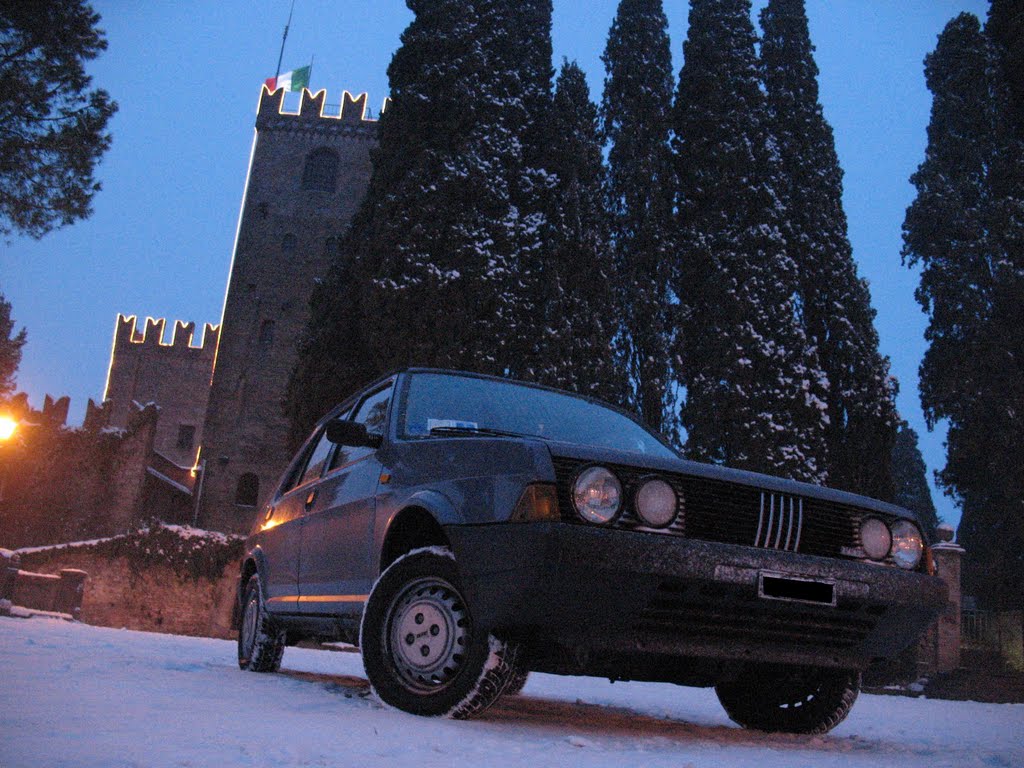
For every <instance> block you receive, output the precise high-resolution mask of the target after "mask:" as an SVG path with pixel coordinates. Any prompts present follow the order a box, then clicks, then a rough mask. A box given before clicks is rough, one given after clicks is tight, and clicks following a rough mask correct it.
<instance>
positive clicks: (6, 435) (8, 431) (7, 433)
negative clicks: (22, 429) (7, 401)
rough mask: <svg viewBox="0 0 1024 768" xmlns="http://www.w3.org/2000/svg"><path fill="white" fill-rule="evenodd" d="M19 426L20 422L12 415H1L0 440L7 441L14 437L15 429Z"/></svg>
mask: <svg viewBox="0 0 1024 768" xmlns="http://www.w3.org/2000/svg"><path fill="white" fill-rule="evenodd" d="M17 428H18V422H16V421H15V420H14V419H12V418H11V417H10V416H0V441H7V440H10V439H11V438H12V437H14V431H15V430H16V429H17Z"/></svg>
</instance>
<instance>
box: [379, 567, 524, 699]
mask: <svg viewBox="0 0 1024 768" xmlns="http://www.w3.org/2000/svg"><path fill="white" fill-rule="evenodd" d="M359 644H360V647H361V648H362V652H363V665H364V666H365V668H366V676H367V678H368V679H369V681H370V685H371V686H373V690H374V692H375V693H376V694H377V696H378V697H379V698H380V699H381V701H383V702H384V703H385V704H388V705H390V706H392V707H395V708H396V709H401V710H404V711H405V712H411V713H412V714H415V715H427V716H438V715H447V716H449V717H455V718H466V717H471V716H473V715H475V714H478V713H480V712H482V711H484V710H485V709H487V707H489V706H490V705H491V704H492V703H494V701H495V700H496V699H497V698H498V696H500V695H501V693H502V691H503V690H504V689H505V686H506V685H507V683H508V680H509V677H510V676H511V674H512V671H513V669H514V667H515V648H514V647H513V646H510V645H508V644H507V643H505V642H503V641H501V640H498V639H497V638H496V637H494V636H493V635H491V634H489V633H488V632H486V631H485V630H484V629H483V628H481V627H478V626H476V625H475V624H474V622H473V616H472V614H471V613H470V610H469V606H468V605H467V604H466V601H465V599H464V598H463V596H462V591H461V587H460V584H459V574H458V570H457V569H456V567H455V560H454V558H453V556H452V554H451V552H450V550H447V549H444V548H440V547H430V548H426V549H415V550H413V551H412V552H409V553H408V554H406V555H403V556H402V557H400V558H398V559H397V560H396V561H395V562H394V563H392V564H391V565H390V566H389V567H388V568H387V570H385V571H384V573H382V574H381V576H380V578H379V579H377V582H376V583H375V584H374V585H373V589H372V590H371V592H370V596H369V599H368V600H367V602H366V610H365V611H364V613H363V621H362V626H361V627H360V639H359Z"/></svg>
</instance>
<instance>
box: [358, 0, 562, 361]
mask: <svg viewBox="0 0 1024 768" xmlns="http://www.w3.org/2000/svg"><path fill="white" fill-rule="evenodd" d="M544 5H545V4H544V3H540V4H539V5H536V6H535V5H534V4H520V3H514V2H511V0H478V1H477V2H472V3H471V2H456V1H455V0H410V2H409V6H410V8H411V9H412V10H413V11H414V13H415V14H416V17H415V19H414V20H413V22H412V24H411V25H410V26H409V27H408V29H406V31H405V33H403V36H402V46H401V47H400V48H399V50H398V51H397V52H396V53H395V56H394V58H393V59H392V62H391V66H390V67H389V69H388V76H389V79H390V83H391V91H392V102H391V105H390V107H389V109H388V110H387V111H386V112H385V114H384V116H383V118H382V120H381V126H380V144H379V147H378V149H377V150H376V152H375V154H374V170H373V174H372V177H371V181H370V186H369V191H368V193H367V196H366V198H365V200H364V202H363V204H362V206H361V208H360V211H359V213H358V215H357V217H356V219H355V221H354V224H353V231H354V232H358V233H359V237H358V241H356V242H353V246H354V249H355V252H354V253H353V254H352V255H353V258H354V260H355V266H354V269H355V270H356V272H357V275H358V277H357V280H359V282H360V283H361V284H362V285H363V286H364V291H363V298H362V306H363V307H364V308H365V311H364V316H363V322H362V329H363V338H364V343H365V348H366V349H368V350H372V351H373V359H374V362H375V363H376V366H375V367H376V368H377V370H378V371H383V370H386V369H389V368H393V367H396V366H400V365H405V364H413V363H415V364H426V365H439V366H452V367H458V368H465V369H470V370H477V371H482V372H487V373H498V374H503V373H508V372H516V371H515V361H516V353H517V352H520V351H521V344H522V340H523V339H527V338H529V337H530V336H531V334H532V332H533V330H532V329H533V319H532V316H531V310H532V309H533V305H532V303H531V301H530V300H529V298H528V291H527V290H526V287H527V286H529V285H530V280H531V275H530V274H529V267H530V265H531V264H532V263H533V261H534V259H533V254H536V253H537V252H538V251H539V242H540V237H541V231H540V226H539V223H540V222H539V220H538V215H537V214H536V213H535V212H536V211H537V210H539V209H541V208H542V206H541V205H540V204H539V203H538V204H536V205H533V204H532V203H530V202H529V201H528V195H527V192H526V190H527V188H528V185H527V184H526V183H525V181H524V176H525V175H526V172H525V167H526V166H525V158H524V152H525V149H524V139H525V137H526V135H527V133H528V127H529V120H530V115H529V112H528V107H527V101H528V100H533V99H542V95H543V91H544V84H543V83H544V73H540V72H537V71H536V65H537V62H538V61H540V60H541V59H542V58H543V53H542V52H540V53H538V51H542V49H543V47H544V46H543V44H542V43H534V44H532V49H531V50H532V51H533V53H532V54H527V55H524V54H523V51H522V50H521V48H522V45H523V44H524V42H523V41H524V40H528V39H531V38H530V36H531V35H536V34H538V32H537V30H536V29H535V28H528V27H529V25H528V24H527V23H526V22H527V21H529V22H530V23H531V24H533V25H536V24H537V22H538V19H539V18H541V17H543V6H544ZM538 8H540V9H541V10H540V11H538V10H537V9H538ZM548 11H549V9H548ZM542 26H543V25H542ZM547 28H548V29H549V28H550V20H549V21H548V27H547ZM539 34H540V36H541V37H543V35H544V32H543V29H542V30H541V32H540V33H539ZM516 53H518V59H517V60H516V62H514V63H513V61H512V58H513V55H514V54H516ZM513 64H515V65H513ZM531 64H532V65H534V67H533V69H531V66H530V65H531ZM547 67H548V70H547V72H548V80H549V81H550V62H548V64H547ZM548 87H550V86H548ZM531 103H533V102H532V101H531ZM524 267H525V269H524Z"/></svg>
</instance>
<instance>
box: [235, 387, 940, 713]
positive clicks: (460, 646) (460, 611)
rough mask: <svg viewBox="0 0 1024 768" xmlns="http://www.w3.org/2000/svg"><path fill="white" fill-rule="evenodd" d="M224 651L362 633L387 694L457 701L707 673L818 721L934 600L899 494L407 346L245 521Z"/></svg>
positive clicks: (458, 704) (274, 665)
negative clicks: (584, 678)
mask: <svg viewBox="0 0 1024 768" xmlns="http://www.w3.org/2000/svg"><path fill="white" fill-rule="evenodd" d="M245 551H246V554H245V557H244V559H243V562H242V565H241V574H240V576H241V578H240V582H239V590H238V606H237V609H238V610H237V612H236V616H237V619H238V626H239V633H238V661H239V665H240V667H241V668H242V669H247V670H253V671H257V672H267V671H275V670H277V669H278V667H279V666H280V664H281V658H282V654H283V652H284V649H285V647H286V646H287V645H293V644H295V643H297V642H299V641H301V640H307V639H317V640H322V641H323V640H341V641H347V642H350V643H353V644H358V645H359V646H360V648H361V651H362V655H363V661H364V664H365V667H366V674H367V677H368V679H369V681H370V683H371V685H372V687H373V689H374V691H375V692H376V694H377V696H378V697H379V698H380V699H381V700H382V701H383V702H385V703H386V704H389V705H391V706H393V707H396V708H398V709H402V710H405V711H407V712H412V713H416V714H421V715H449V716H453V717H468V716H471V715H473V714H475V713H478V712H481V711H482V710H484V709H485V708H486V707H488V706H489V705H490V704H491V703H493V702H494V701H495V700H496V699H497V698H498V697H499V696H502V695H512V694H514V693H516V692H517V691H518V690H519V689H521V688H522V685H523V683H524V682H525V679H526V675H527V674H528V673H529V671H531V670H536V671H542V672H548V673H555V674H566V675H597V676H604V677H608V678H610V679H612V680H652V681H664V682H671V683H677V684H681V685H690V686H705V687H707V686H713V687H714V688H715V690H716V691H717V693H718V697H719V699H720V700H721V702H722V704H723V706H724V707H725V709H726V711H727V712H728V714H729V716H730V717H731V718H732V719H733V720H734V721H736V722H738V723H740V724H741V725H743V726H746V727H750V728H757V729H761V730H768V731H789V732H799V733H823V732H825V731H828V730H830V729H831V728H833V727H834V726H835V725H836V724H838V723H839V722H840V721H841V720H842V719H843V718H844V717H845V716H846V714H847V712H849V709H850V707H851V706H852V705H853V702H854V700H855V699H856V697H857V693H858V691H859V688H860V676H861V673H862V671H864V670H865V669H867V668H868V667H869V666H871V665H873V664H877V663H879V662H881V661H883V660H886V659H889V658H891V657H893V656H894V655H895V654H897V653H899V652H900V651H901V650H902V649H903V648H905V647H906V646H908V645H909V644H910V643H912V642H914V641H915V640H916V639H917V638H918V637H919V636H920V634H921V633H922V632H923V631H924V630H925V629H926V628H927V626H928V625H929V624H930V623H931V622H932V621H933V620H934V619H935V618H936V616H937V614H938V612H939V611H940V610H941V609H942V608H943V607H944V606H945V603H946V587H945V584H944V583H943V582H942V580H941V579H939V578H937V577H936V576H935V575H934V566H933V564H932V560H931V557H930V553H929V549H928V543H927V542H926V540H925V537H924V535H923V534H922V527H921V524H920V521H919V520H917V519H916V518H915V516H914V514H913V513H911V512H909V511H908V510H906V509H902V508H900V507H896V506H893V505H891V504H887V503H883V502H880V501H875V500H872V499H868V498H865V497H862V496H857V495H853V494H849V493H843V492H840V491H835V490H830V489H828V488H822V487H817V486H812V485H807V484H803V483H797V482H793V481H789V480H782V479H779V478H775V477H770V476H766V475H759V474H754V473H750V472H741V471H737V470H732V469H727V468H724V467H720V466H713V465H706V464H699V463H695V462H692V461H687V460H685V459H683V458H681V457H680V456H679V454H678V453H677V452H676V450H675V449H673V448H672V447H671V446H670V445H669V444H668V443H667V442H666V441H665V440H664V439H663V438H662V437H661V436H660V435H658V434H656V433H654V432H652V431H651V430H649V429H648V428H646V427H645V426H644V425H643V424H641V423H640V422H638V421H637V420H636V419H634V418H633V417H632V416H630V415H628V414H626V413H624V412H623V411H620V410H618V409H616V408H614V407H612V406H610V405H607V404H605V403H602V402H600V401H597V400H594V399H590V398H585V397H579V396H576V395H572V394H569V393H567V392H562V391H559V390H555V389H550V388H546V387H540V386H534V385H531V384H524V383H520V382H514V381H509V380H505V379H499V378H494V377H488V376H480V375H475V374H469V373H463V372H458V371H446V370H433V369H422V368H410V369H407V370H403V371H401V372H398V373H396V374H394V375H391V376H388V377H386V378H384V379H382V380H380V381H378V382H376V383H375V384H373V385H371V386H369V387H367V388H366V389H365V390H363V391H361V392H359V393H358V394H356V395H353V396H352V397H351V398H349V399H348V400H346V401H345V402H344V403H342V404H341V405H339V406H338V407H337V408H335V409H334V410H332V411H331V412H330V413H329V414H328V415H327V416H326V417H325V418H324V419H323V420H321V422H320V423H319V424H318V425H317V427H316V429H315V430H314V431H313V434H312V435H311V436H310V437H309V439H308V440H307V441H306V442H305V444H304V445H303V447H302V449H301V450H300V451H299V452H298V455H297V456H296V457H295V459H294V460H293V461H292V463H291V465H290V466H289V467H288V469H287V471H286V472H285V473H284V476H283V478H282V480H281V482H280V485H279V486H278V488H277V489H276V491H275V493H274V494H273V496H272V497H271V498H270V500H269V501H268V502H267V504H266V505H265V506H264V507H263V508H262V509H261V510H260V511H259V513H258V516H257V520H256V523H255V526H254V529H253V532H252V534H251V536H250V537H249V539H248V541H247V544H246V550H245Z"/></svg>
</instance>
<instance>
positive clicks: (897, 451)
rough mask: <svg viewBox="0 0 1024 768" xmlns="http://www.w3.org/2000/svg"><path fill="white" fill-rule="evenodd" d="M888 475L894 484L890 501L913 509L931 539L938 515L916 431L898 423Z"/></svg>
mask: <svg viewBox="0 0 1024 768" xmlns="http://www.w3.org/2000/svg"><path fill="white" fill-rule="evenodd" d="M891 473H892V478H893V484H894V486H895V489H896V490H895V493H894V494H893V502H894V503H896V504H899V505H900V506H901V507H906V508H907V509H909V510H911V511H913V512H917V514H918V515H920V517H921V521H922V522H923V523H924V525H925V533H927V534H928V535H929V536H930V537H932V539H933V540H934V535H935V527H936V526H937V525H938V524H939V517H938V514H937V513H936V511H935V503H934V502H933V501H932V492H931V489H930V488H929V487H928V469H927V467H926V466H925V463H924V457H923V456H922V455H921V450H920V448H918V445H917V432H915V431H914V430H913V429H912V428H911V427H910V425H909V424H907V422H905V421H904V422H902V423H901V424H900V426H899V431H898V432H897V433H896V442H895V444H894V445H893V449H892V470H891Z"/></svg>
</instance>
